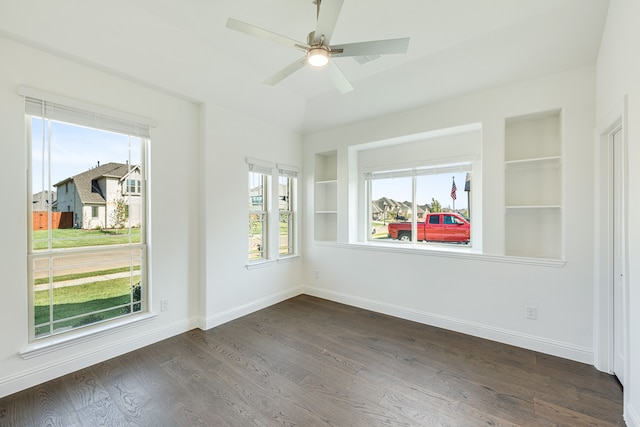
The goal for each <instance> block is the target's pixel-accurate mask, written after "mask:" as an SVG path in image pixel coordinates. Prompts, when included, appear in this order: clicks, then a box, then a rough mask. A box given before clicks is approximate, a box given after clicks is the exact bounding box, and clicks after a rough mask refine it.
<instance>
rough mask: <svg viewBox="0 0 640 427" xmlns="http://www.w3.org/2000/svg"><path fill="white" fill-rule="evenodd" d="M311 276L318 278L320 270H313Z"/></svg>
mask: <svg viewBox="0 0 640 427" xmlns="http://www.w3.org/2000/svg"><path fill="white" fill-rule="evenodd" d="M313 277H315V278H316V279H319V278H320V270H315V271H314V272H313Z"/></svg>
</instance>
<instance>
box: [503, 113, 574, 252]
mask: <svg viewBox="0 0 640 427" xmlns="http://www.w3.org/2000/svg"><path fill="white" fill-rule="evenodd" d="M560 118H561V112H560V110H554V111H544V112H540V113H534V114H528V115H525V116H518V117H510V118H507V119H506V121H505V195H504V196H505V198H504V204H505V255H508V256H517V257H527V258H545V259H560V258H561V257H562V251H563V250H562V248H563V237H562V236H563V233H562V228H563V227H562V223H563V220H562V198H563V197H562V144H561V120H560Z"/></svg>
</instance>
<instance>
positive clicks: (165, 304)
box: [160, 299, 169, 311]
mask: <svg viewBox="0 0 640 427" xmlns="http://www.w3.org/2000/svg"><path fill="white" fill-rule="evenodd" d="M167 310H169V300H168V299H161V300H160V311H167Z"/></svg>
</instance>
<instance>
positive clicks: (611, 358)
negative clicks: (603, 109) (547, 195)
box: [594, 98, 629, 386]
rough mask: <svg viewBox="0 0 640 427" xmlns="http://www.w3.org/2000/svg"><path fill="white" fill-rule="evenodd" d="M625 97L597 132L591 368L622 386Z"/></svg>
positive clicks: (625, 316) (625, 357) (625, 371)
mask: <svg viewBox="0 0 640 427" xmlns="http://www.w3.org/2000/svg"><path fill="white" fill-rule="evenodd" d="M625 111H626V98H625V99H624V100H623V102H621V103H620V104H619V106H618V108H617V109H616V110H615V111H614V112H613V114H611V115H610V116H609V117H607V119H606V120H605V121H604V122H603V123H601V126H599V127H598V130H597V133H596V158H595V167H596V169H595V172H596V174H595V175H596V179H595V195H594V196H595V197H594V202H595V205H594V214H595V218H594V219H595V224H594V225H595V228H594V231H595V240H594V261H595V262H594V365H595V367H596V368H597V369H599V370H601V371H603V372H607V373H610V374H614V375H616V376H617V377H618V379H619V380H620V383H621V384H622V385H623V386H624V383H625V377H626V375H627V374H628V369H627V367H628V366H629V360H628V342H629V336H628V330H627V329H628V320H627V319H628V314H629V313H628V309H629V308H628V283H627V278H626V276H627V274H626V270H627V267H628V260H627V212H626V209H627V196H626V194H627V188H628V183H627V167H628V166H627V158H626V150H627V143H626V136H625V120H624V117H625Z"/></svg>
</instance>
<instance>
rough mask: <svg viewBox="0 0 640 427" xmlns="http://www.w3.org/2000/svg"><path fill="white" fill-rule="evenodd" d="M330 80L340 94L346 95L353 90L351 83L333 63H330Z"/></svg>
mask: <svg viewBox="0 0 640 427" xmlns="http://www.w3.org/2000/svg"><path fill="white" fill-rule="evenodd" d="M329 78H330V79H331V81H332V82H333V84H334V85H335V86H336V88H337V89H338V90H339V91H340V93H342V94H345V93H347V92H351V91H352V90H353V86H352V85H351V82H350V81H349V80H348V79H347V77H346V76H345V75H344V74H343V73H342V71H341V70H340V68H338V66H337V65H336V64H335V62H333V61H329Z"/></svg>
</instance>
